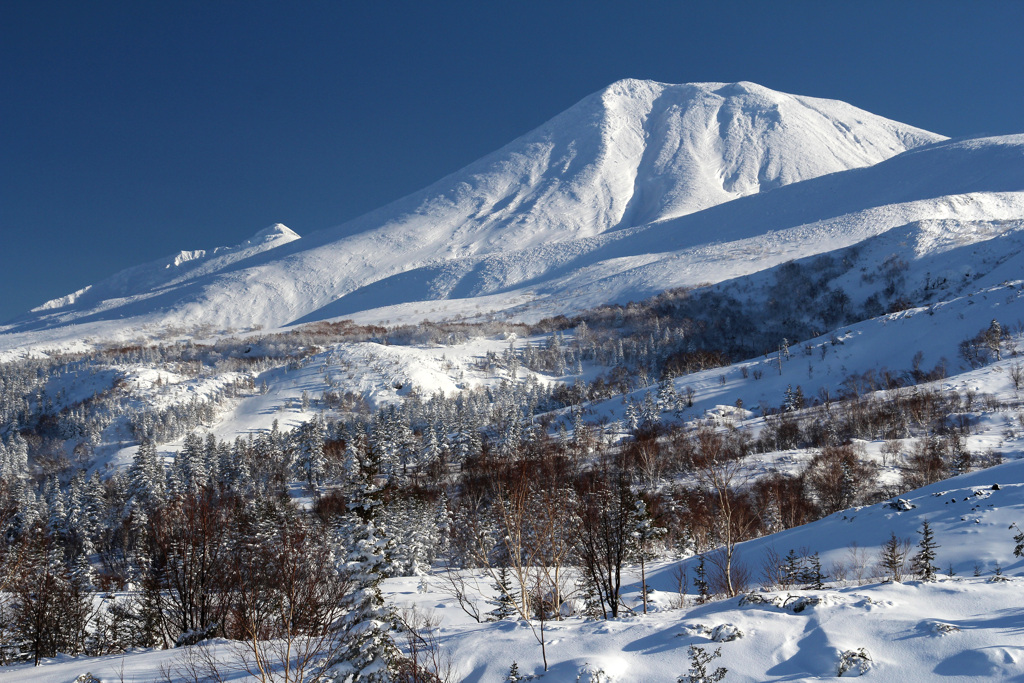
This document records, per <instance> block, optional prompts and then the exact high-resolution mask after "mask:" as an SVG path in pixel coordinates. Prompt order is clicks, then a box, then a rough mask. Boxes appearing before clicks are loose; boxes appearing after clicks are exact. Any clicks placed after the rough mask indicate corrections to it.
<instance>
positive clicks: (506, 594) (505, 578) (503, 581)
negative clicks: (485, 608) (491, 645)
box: [487, 565, 517, 621]
mask: <svg viewBox="0 0 1024 683" xmlns="http://www.w3.org/2000/svg"><path fill="white" fill-rule="evenodd" d="M492 588H494V592H495V593H494V599H493V600H488V601H487V604H489V605H494V609H493V610H491V611H490V612H488V613H487V615H488V616H491V617H494V620H495V621H501V620H502V619H505V618H506V617H511V616H513V615H515V614H516V613H517V610H516V605H515V598H514V597H513V589H512V579H511V577H510V576H509V573H508V567H506V566H504V565H502V566H501V567H499V568H498V576H497V581H496V583H494V585H493V586H492Z"/></svg>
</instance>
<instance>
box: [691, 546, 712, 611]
mask: <svg viewBox="0 0 1024 683" xmlns="http://www.w3.org/2000/svg"><path fill="white" fill-rule="evenodd" d="M693 587H694V588H696V589H697V602H698V603H700V604H704V603H705V602H707V601H708V598H709V597H711V591H710V590H709V589H708V568H707V565H706V564H705V560H704V555H703V554H701V555H700V557H699V558H697V567H696V568H695V569H694V570H693Z"/></svg>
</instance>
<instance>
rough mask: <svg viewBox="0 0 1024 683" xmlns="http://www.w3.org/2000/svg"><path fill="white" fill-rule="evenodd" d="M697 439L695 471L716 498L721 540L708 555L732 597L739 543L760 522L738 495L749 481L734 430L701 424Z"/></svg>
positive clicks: (716, 527)
mask: <svg viewBox="0 0 1024 683" xmlns="http://www.w3.org/2000/svg"><path fill="white" fill-rule="evenodd" d="M694 439H695V445H696V448H695V453H694V458H693V464H694V474H695V476H696V477H697V481H698V482H699V484H700V485H701V486H702V487H704V488H706V489H707V490H708V491H709V492H710V493H711V494H712V497H713V498H714V501H715V504H716V510H715V531H716V536H717V537H718V540H719V542H720V543H721V548H720V550H721V552H718V553H713V554H711V555H709V559H710V560H711V562H712V564H714V565H716V566H717V567H718V568H719V570H720V571H721V573H722V583H723V588H724V589H725V592H726V594H727V595H729V596H730V597H732V596H734V595H736V593H737V590H738V589H737V586H736V581H734V577H733V564H734V561H735V555H736V545H737V544H738V543H739V542H740V541H743V540H745V539H746V537H747V536H749V534H750V533H751V531H752V530H753V529H754V528H755V527H756V523H757V518H756V517H755V516H754V515H753V514H751V512H750V510H749V509H748V508H747V507H745V506H743V505H742V504H741V503H740V501H739V499H738V496H737V493H738V491H739V489H740V488H741V487H742V486H743V485H744V484H745V483H746V468H745V466H744V464H743V461H742V457H743V454H744V448H743V443H742V442H741V441H740V440H739V437H738V435H737V434H736V433H735V432H725V433H723V432H719V431H715V430H714V429H711V428H710V427H703V428H701V429H700V430H699V431H698V432H697V434H696V435H695V437H694Z"/></svg>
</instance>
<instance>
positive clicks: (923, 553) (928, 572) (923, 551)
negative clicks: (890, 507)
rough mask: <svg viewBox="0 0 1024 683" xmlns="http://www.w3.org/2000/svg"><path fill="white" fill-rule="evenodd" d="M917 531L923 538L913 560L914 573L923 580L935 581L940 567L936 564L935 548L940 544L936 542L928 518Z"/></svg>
mask: <svg viewBox="0 0 1024 683" xmlns="http://www.w3.org/2000/svg"><path fill="white" fill-rule="evenodd" d="M917 533H919V534H921V540H920V542H918V544H917V547H918V548H920V550H918V552H917V554H916V555H914V557H913V559H912V560H911V563H912V566H913V569H914V573H915V574H917V575H918V576H920V577H921V580H922V581H934V580H935V572H937V571H938V569H939V568H938V567H937V566H936V565H935V549H936V548H939V547H940V546H939V545H938V544H937V543H936V542H935V535H934V534H933V533H932V528H931V525H930V524H929V523H928V520H927V519H926V520H924V521H923V522H922V523H921V530H920V531H918V532H917Z"/></svg>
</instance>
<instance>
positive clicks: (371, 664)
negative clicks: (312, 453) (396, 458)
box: [330, 447, 400, 683]
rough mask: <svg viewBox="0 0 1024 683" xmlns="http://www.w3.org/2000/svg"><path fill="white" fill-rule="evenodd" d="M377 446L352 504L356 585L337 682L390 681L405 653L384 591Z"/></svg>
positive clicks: (351, 560) (351, 559) (349, 598)
mask: <svg viewBox="0 0 1024 683" xmlns="http://www.w3.org/2000/svg"><path fill="white" fill-rule="evenodd" d="M375 450H376V449H375V448H372V447H371V448H370V449H369V451H370V452H369V454H368V456H367V458H366V459H365V460H364V461H363V466H362V467H361V468H360V472H359V479H360V481H359V484H360V486H359V487H358V488H357V489H356V490H355V492H354V500H353V502H352V503H350V505H349V507H350V510H351V513H352V519H351V522H350V525H349V529H348V530H347V531H348V539H347V542H348V545H349V547H350V551H349V553H348V557H347V558H346V562H345V565H346V572H347V573H348V575H349V576H350V578H351V580H352V581H353V583H354V584H355V588H354V589H353V590H352V591H351V592H350V593H348V594H347V595H346V599H345V603H346V604H345V616H344V617H342V619H341V623H340V626H341V628H342V629H343V630H344V633H345V635H344V637H343V642H344V647H343V649H342V651H341V653H340V654H339V655H338V656H337V657H336V658H335V661H334V662H332V664H331V667H330V676H331V677H332V679H333V680H334V681H335V682H336V683H390V682H391V681H393V680H396V678H397V673H396V666H397V662H398V660H399V658H400V653H399V651H398V648H397V647H396V646H395V643H394V641H393V640H392V639H391V636H390V635H389V631H390V630H391V629H392V628H393V627H394V624H395V623H396V622H397V620H396V618H395V616H394V615H393V614H392V613H391V609H390V608H389V607H387V606H386V605H385V603H384V597H383V596H382V595H381V590H380V582H381V580H382V579H383V578H384V573H385V568H386V565H387V558H386V551H385V549H386V546H387V543H386V540H385V539H384V538H382V537H380V536H379V535H378V533H377V525H376V518H377V516H378V514H379V513H378V511H377V507H378V505H379V502H380V488H379V487H378V485H377V483H376V477H377V475H378V474H380V471H381V470H380V465H381V463H380V460H381V458H380V457H379V455H374V451H375Z"/></svg>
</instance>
